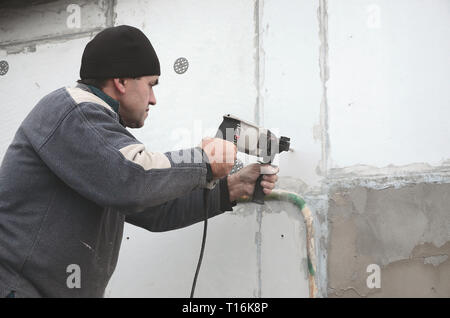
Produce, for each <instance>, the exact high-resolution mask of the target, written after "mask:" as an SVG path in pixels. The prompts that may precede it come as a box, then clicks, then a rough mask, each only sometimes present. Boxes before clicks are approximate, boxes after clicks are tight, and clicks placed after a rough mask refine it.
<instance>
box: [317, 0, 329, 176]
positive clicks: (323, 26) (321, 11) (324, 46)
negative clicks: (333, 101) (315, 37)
mask: <svg viewBox="0 0 450 318" xmlns="http://www.w3.org/2000/svg"><path fill="white" fill-rule="evenodd" d="M317 17H318V20H319V38H320V47H319V67H320V79H321V81H322V101H321V103H320V126H321V127H320V128H321V129H320V130H321V141H322V159H321V161H320V165H319V168H320V174H321V175H322V176H326V175H327V173H328V172H327V170H328V161H329V152H330V138H329V135H328V97H327V81H328V79H329V66H328V1H327V0H319V8H318V11H317Z"/></svg>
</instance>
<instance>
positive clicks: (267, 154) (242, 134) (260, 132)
mask: <svg viewBox="0 0 450 318" xmlns="http://www.w3.org/2000/svg"><path fill="white" fill-rule="evenodd" d="M216 138H221V139H225V140H227V141H230V142H233V143H234V144H235V145H236V147H237V150H238V151H240V152H243V153H246V154H248V155H251V156H256V157H258V158H260V160H259V163H262V164H271V163H272V161H273V159H274V158H275V155H276V154H277V153H280V152H283V151H289V147H290V143H291V139H290V138H288V137H284V136H282V137H280V138H279V139H278V138H277V137H276V136H275V135H274V134H273V133H271V132H270V130H268V129H265V128H262V127H259V126H257V125H255V124H252V123H249V122H247V121H244V120H241V119H239V118H237V117H235V116H232V115H230V114H227V115H224V116H223V122H222V123H221V124H220V126H219V130H218V131H217V134H216ZM263 175H264V171H263V170H262V171H261V174H260V175H259V177H258V179H257V180H256V184H255V191H254V192H253V197H252V201H253V202H255V203H258V204H264V196H265V194H264V191H263V188H262V186H261V180H262V178H263Z"/></svg>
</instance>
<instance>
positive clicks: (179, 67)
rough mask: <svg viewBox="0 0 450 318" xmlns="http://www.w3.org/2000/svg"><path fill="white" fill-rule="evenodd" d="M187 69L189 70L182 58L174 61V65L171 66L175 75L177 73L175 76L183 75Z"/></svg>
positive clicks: (184, 59) (186, 62) (187, 64)
mask: <svg viewBox="0 0 450 318" xmlns="http://www.w3.org/2000/svg"><path fill="white" fill-rule="evenodd" d="M188 68H189V62H188V60H187V59H186V58H184V57H180V58H178V59H177V60H176V61H175V63H174V64H173V69H174V70H175V73H177V74H183V73H185V72H186V71H187V69H188Z"/></svg>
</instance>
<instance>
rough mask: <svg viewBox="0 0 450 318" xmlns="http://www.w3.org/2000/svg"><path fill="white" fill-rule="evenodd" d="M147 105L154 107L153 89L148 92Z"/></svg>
mask: <svg viewBox="0 0 450 318" xmlns="http://www.w3.org/2000/svg"><path fill="white" fill-rule="evenodd" d="M148 104H149V105H156V97H155V93H154V92H153V89H152V90H151V91H150V97H149V99H148Z"/></svg>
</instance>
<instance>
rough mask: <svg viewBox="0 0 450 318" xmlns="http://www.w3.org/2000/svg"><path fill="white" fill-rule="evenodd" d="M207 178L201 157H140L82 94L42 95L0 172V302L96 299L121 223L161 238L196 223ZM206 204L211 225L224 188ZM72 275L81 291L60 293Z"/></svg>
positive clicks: (134, 143)
mask: <svg viewBox="0 0 450 318" xmlns="http://www.w3.org/2000/svg"><path fill="white" fill-rule="evenodd" d="M189 157H190V160H189ZM180 158H184V161H182V160H180ZM193 159H196V160H193ZM180 161H181V162H180ZM206 175H207V165H206V162H205V158H204V155H203V153H202V151H201V149H200V148H192V149H187V150H184V151H177V152H167V153H164V154H163V153H154V152H149V151H147V150H146V149H145V146H144V145H143V144H142V143H141V142H139V141H138V140H137V139H136V138H135V137H134V136H133V135H132V134H131V133H130V132H129V131H128V130H127V129H125V127H124V126H123V125H122V124H121V123H120V118H119V115H118V113H117V112H116V111H114V109H113V108H112V107H111V106H110V105H109V104H108V103H107V102H106V101H105V100H104V99H102V98H100V97H98V96H97V95H96V94H94V93H93V92H92V90H90V89H89V87H88V86H86V85H78V86H77V87H75V88H60V89H58V90H56V91H54V92H52V93H50V94H48V95H47V96H45V97H44V98H43V99H42V100H41V101H40V102H39V103H38V104H37V105H36V106H35V107H34V108H33V110H32V111H31V112H30V114H29V115H28V116H27V117H26V118H25V120H24V121H23V122H22V124H21V125H20V127H19V129H18V130H17V132H16V135H15V137H14V139H13V142H12V143H11V145H10V146H9V148H8V150H7V152H6V154H5V156H4V158H3V162H2V164H1V167H0V298H1V297H6V296H8V295H10V296H11V295H14V296H16V297H102V296H103V294H104V291H105V288H106V286H107V284H108V281H109V279H110V277H111V275H112V274H113V272H114V269H115V267H116V263H117V258H118V254H119V249H120V244H121V240H122V233H123V226H124V222H129V223H131V224H134V225H137V226H139V227H142V228H145V229H148V230H150V231H168V230H172V229H177V228H182V227H185V226H188V225H191V224H193V223H196V222H199V221H202V220H203V218H204V211H203V189H202V188H204V187H205V186H206ZM209 202H210V203H209V207H208V211H209V216H210V217H212V216H215V215H218V214H221V213H223V212H224V211H230V210H232V206H233V205H234V204H232V203H230V202H229V194H228V189H227V183H226V178H225V179H223V180H221V181H220V183H219V184H218V185H217V186H216V187H215V188H214V189H213V190H211V192H210V200H209ZM74 265H75V266H78V268H79V270H80V272H79V273H80V283H81V285H80V286H79V287H80V288H77V287H78V286H76V285H75V288H70V287H74V285H73V284H68V281H69V280H71V277H70V276H71V274H72V273H74V271H73V268H74V267H73V266H74ZM193 270H194V269H193ZM69 286H70V287H69Z"/></svg>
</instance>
